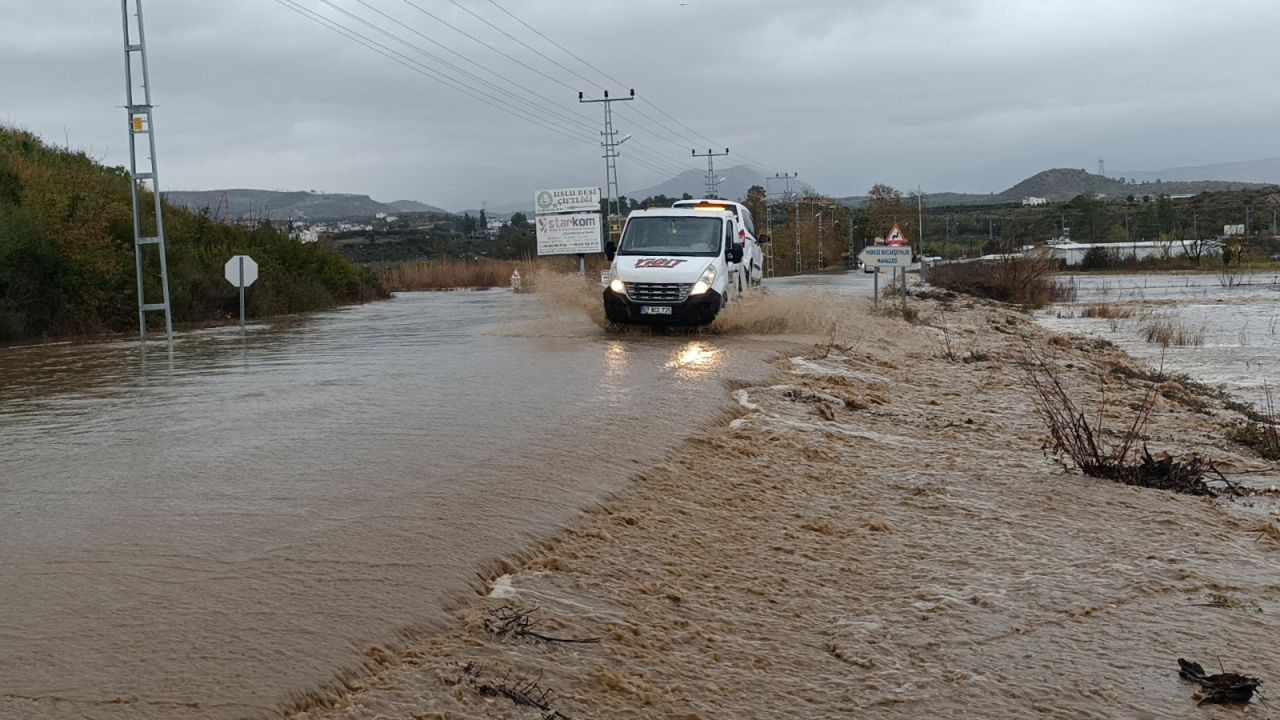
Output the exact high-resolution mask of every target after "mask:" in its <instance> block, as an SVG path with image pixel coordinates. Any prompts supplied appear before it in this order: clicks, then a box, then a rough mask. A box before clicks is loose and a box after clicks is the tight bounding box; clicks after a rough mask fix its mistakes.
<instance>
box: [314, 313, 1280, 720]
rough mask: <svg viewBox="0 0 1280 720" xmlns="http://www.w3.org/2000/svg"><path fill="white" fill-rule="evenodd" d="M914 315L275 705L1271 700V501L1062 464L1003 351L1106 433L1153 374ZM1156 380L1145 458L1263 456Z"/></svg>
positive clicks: (755, 706) (1055, 709)
mask: <svg viewBox="0 0 1280 720" xmlns="http://www.w3.org/2000/svg"><path fill="white" fill-rule="evenodd" d="M917 307H918V308H919V310H920V315H919V317H920V324H917V325H909V324H907V323H905V322H903V321H901V320H897V319H892V318H888V317H883V316H878V315H874V314H872V312H871V310H870V307H869V306H868V307H867V308H866V314H865V315H864V318H863V321H862V322H860V323H858V324H857V325H856V327H855V328H854V329H853V330H850V331H847V332H842V333H841V335H840V336H839V337H833V339H832V341H831V342H830V343H829V344H827V345H824V346H823V347H821V348H817V349H816V350H815V351H814V352H811V353H809V354H807V355H804V356H796V357H792V358H783V359H780V360H778V361H777V366H778V369H779V374H778V376H777V377H776V379H775V380H774V381H773V382H771V383H769V384H766V385H761V386H748V387H733V388H729V391H731V392H733V393H734V395H735V397H736V399H737V401H738V406H739V409H738V411H737V412H736V413H735V414H734V416H733V417H731V418H726V420H725V422H724V424H722V425H720V426H718V427H715V428H712V429H710V430H709V431H707V432H706V433H704V434H701V435H699V436H697V437H695V438H692V439H690V440H689V441H687V442H686V443H685V444H683V445H682V446H681V447H680V448H679V449H678V450H676V451H675V452H673V453H672V454H671V455H670V456H669V458H668V459H667V461H666V462H663V463H661V464H658V465H655V466H653V467H648V468H645V469H643V470H641V471H639V472H638V473H637V474H636V476H635V479H634V483H633V485H632V487H631V488H630V489H629V490H627V491H625V492H623V493H621V494H619V495H618V496H616V497H614V498H613V499H612V500H610V501H609V502H607V503H606V504H604V505H603V506H602V507H600V508H598V509H597V510H595V511H594V512H591V513H589V514H588V515H587V516H585V517H584V518H583V519H582V520H581V522H580V523H579V524H577V525H576V526H575V527H573V528H571V529H568V530H565V531H564V532H563V533H562V534H561V535H560V536H559V537H556V538H554V539H551V540H548V541H546V542H544V543H542V544H541V545H539V546H538V547H537V548H535V549H533V550H531V551H530V552H529V553H528V555H527V556H526V557H525V558H523V559H521V560H519V561H513V562H511V563H510V564H509V566H508V567H507V568H505V572H504V573H502V574H499V575H495V576H492V577H486V578H484V587H483V595H477V597H475V598H473V599H470V600H467V601H465V602H463V603H461V604H460V606H459V607H457V608H455V609H454V611H453V614H454V616H455V617H456V619H457V623H456V626H455V627H454V628H453V629H451V630H447V631H445V632H443V633H440V634H437V635H433V636H430V637H428V638H426V639H424V640H420V641H416V642H414V643H412V644H411V645H410V646H409V647H407V648H406V649H404V650H403V651H401V652H397V653H390V652H388V651H385V650H383V649H381V648H370V649H369V657H370V666H371V667H373V668H374V670H373V672H372V673H371V674H370V675H369V676H367V677H365V678H364V679H362V680H355V681H352V684H351V687H350V689H349V690H347V691H345V692H343V693H341V694H339V695H335V696H331V697H328V698H325V699H324V700H323V701H317V702H313V703H311V704H309V705H307V706H306V708H305V710H301V709H298V710H296V711H295V712H294V714H293V715H292V717H294V718H297V719H301V718H309V719H311V720H314V719H316V718H374V717H381V716H386V717H414V718H553V717H555V718H606V717H607V718H775V717H806V718H809V717H812V718H817V717H860V718H866V717H900V718H916V717H942V716H954V717H991V718H1009V717H1030V716H1044V717H1061V718H1082V717H1098V718H1102V717H1155V718H1164V717H1168V718H1175V717H1176V718H1183V717H1188V716H1190V715H1193V714H1196V713H1197V712H1202V713H1204V716H1206V717H1218V716H1219V714H1218V712H1220V711H1214V710H1212V709H1209V708H1208V707H1207V706H1206V707H1205V708H1204V709H1202V710H1200V711H1197V710H1196V705H1195V702H1196V701H1195V700H1194V699H1193V697H1192V696H1193V693H1194V691H1195V688H1194V687H1193V686H1190V685H1188V684H1187V683H1185V682H1183V681H1180V680H1179V679H1178V663H1177V659H1178V658H1179V657H1185V658H1189V659H1192V660H1198V661H1199V662H1201V663H1207V665H1206V667H1210V668H1212V671H1213V672H1217V668H1218V663H1219V662H1221V664H1222V665H1223V666H1224V667H1225V668H1226V669H1227V670H1228V671H1235V672H1242V673H1245V674H1251V675H1257V676H1259V677H1260V678H1261V679H1262V680H1263V682H1264V685H1263V688H1264V690H1266V689H1268V688H1270V687H1275V686H1280V645H1278V644H1277V643H1276V642H1275V639H1276V638H1277V637H1280V572H1277V570H1278V568H1280V528H1277V525H1276V519H1275V517H1274V515H1273V514H1272V513H1273V509H1271V508H1268V507H1266V506H1265V505H1262V504H1260V502H1261V501H1258V502H1255V503H1254V504H1253V505H1252V506H1246V505H1247V503H1239V502H1238V501H1234V502H1235V504H1232V503H1233V501H1225V500H1215V499H1208V498H1203V497H1191V496H1186V495H1179V494H1174V493H1170V492H1163V491H1158V490H1151V489H1147V488H1140V487H1131V486H1126V485H1121V484H1118V483H1113V482H1108V481H1103V480H1097V479H1093V478H1088V477H1084V476H1081V475H1079V474H1077V473H1074V472H1069V471H1067V470H1065V469H1063V468H1062V467H1061V466H1060V465H1058V464H1056V463H1055V462H1054V461H1053V460H1052V459H1050V458H1047V457H1046V456H1045V454H1044V453H1043V452H1042V450H1041V448H1042V442H1043V437H1044V433H1045V430H1044V426H1043V425H1042V423H1041V421H1040V418H1039V416H1038V415H1037V411H1036V408H1035V405H1034V402H1033V399H1032V397H1031V396H1030V395H1029V393H1028V392H1027V390H1026V389H1025V388H1024V386H1023V380H1022V375H1021V373H1020V371H1019V369H1018V367H1017V363H1018V362H1019V361H1020V360H1021V359H1023V358H1025V357H1026V353H1027V349H1028V348H1029V347H1033V348H1036V350H1037V352H1041V353H1044V354H1045V355H1042V356H1048V357H1052V358H1053V360H1054V362H1055V363H1056V367H1057V368H1058V372H1059V373H1060V375H1059V377H1060V379H1061V380H1062V382H1063V383H1064V384H1065V385H1066V387H1068V388H1069V389H1070V390H1071V392H1072V393H1074V394H1076V396H1077V397H1078V398H1080V400H1081V401H1082V402H1084V403H1085V404H1086V405H1087V406H1088V407H1089V408H1091V412H1099V413H1100V414H1099V415H1098V417H1099V418H1102V419H1104V420H1107V421H1108V423H1109V425H1110V426H1112V427H1122V425H1123V422H1124V420H1125V418H1126V417H1128V415H1129V413H1131V412H1132V410H1131V406H1133V405H1134V404H1135V403H1140V402H1142V399H1143V398H1144V397H1148V395H1149V394H1148V392H1147V391H1148V389H1149V387H1150V385H1149V383H1148V381H1147V380H1144V379H1143V378H1146V377H1150V373H1149V371H1148V370H1147V369H1144V368H1142V367H1140V366H1138V365H1137V364H1136V363H1134V361H1132V360H1131V359H1129V358H1128V357H1127V356H1125V355H1123V354H1122V353H1120V352H1119V351H1118V350H1115V349H1114V348H1112V347H1110V346H1109V345H1108V344H1106V343H1101V342H1096V341H1091V340H1086V339H1082V338H1076V337H1067V336H1060V335H1054V334H1052V333H1049V332H1048V331H1045V330H1043V329H1042V328H1040V327H1038V326H1036V325H1035V324H1034V323H1033V322H1032V321H1030V320H1029V319H1028V317H1027V316H1025V315H1023V314H1021V313H1018V312H1015V311H1012V310H1010V309H1008V308H1006V307H1004V306H999V305H995V304H990V303H983V302H977V303H974V302H965V301H962V300H951V301H947V300H945V299H944V300H940V301H938V302H934V301H929V302H920V303H918V304H917ZM1176 385H1177V381H1176V380H1168V379H1165V380H1163V381H1162V384H1161V385H1160V392H1159V393H1156V394H1155V395H1154V406H1153V408H1152V416H1151V419H1150V424H1149V426H1148V427H1147V430H1146V441H1147V443H1148V444H1149V445H1150V448H1151V450H1152V451H1153V452H1159V451H1164V450H1170V451H1176V452H1179V453H1186V452H1199V453H1202V454H1204V455H1207V456H1209V457H1211V458H1212V459H1213V460H1214V461H1215V462H1216V463H1217V464H1218V466H1219V467H1220V468H1222V469H1223V470H1225V471H1242V470H1249V469H1258V468H1262V467H1265V466H1266V463H1264V462H1263V461H1261V460H1258V459H1257V458H1254V457H1251V456H1250V455H1249V454H1248V452H1247V451H1246V450H1245V449H1244V448H1241V447H1238V446H1232V445H1230V444H1228V443H1227V442H1226V441H1225V440H1224V439H1223V431H1224V428H1225V427H1227V426H1228V425H1229V424H1230V423H1231V422H1232V421H1233V420H1235V419H1236V417H1235V412H1234V411H1232V410H1227V409H1225V408H1223V407H1221V406H1220V404H1219V403H1215V402H1211V401H1210V399H1208V398H1202V397H1199V396H1196V395H1195V394H1194V391H1193V390H1192V389H1188V388H1180V386H1178V387H1175V386H1176ZM1104 399H1105V409H1104V410H1101V411H1098V410H1097V407H1098V404H1099V403H1100V402H1102V401H1103V400H1104ZM530 472H547V473H550V472H554V469H552V468H530ZM1256 702H1257V701H1256V700H1255V703H1256ZM1253 709H1254V710H1257V709H1258V708H1256V707H1255V708H1253ZM1233 712H1236V713H1238V712H1239V711H1233ZM1246 715H1248V716H1254V715H1253V714H1252V713H1248V712H1246Z"/></svg>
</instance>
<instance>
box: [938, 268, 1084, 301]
mask: <svg viewBox="0 0 1280 720" xmlns="http://www.w3.org/2000/svg"><path fill="white" fill-rule="evenodd" d="M1057 268H1058V266H1057V264H1056V263H1055V262H1054V261H1053V259H1052V258H1050V257H1048V256H1039V255H1031V256H1010V257H1002V258H998V259H995V260H984V261H980V262H967V263H953V264H947V265H938V266H936V267H932V268H930V269H929V284H930V285H932V286H934V287H936V288H942V289H944V290H951V291H953V292H958V293H965V294H967V295H974V296H976V297H982V298H988V299H991V300H999V301H1000V302H1007V303H1012V304H1015V305H1019V306H1021V307H1023V308H1027V309H1038V308H1043V307H1047V306H1048V305H1050V304H1052V303H1055V302H1063V301H1069V300H1072V299H1074V296H1075V291H1074V288H1073V287H1071V286H1069V285H1066V284H1064V283H1062V282H1059V281H1058V280H1057V278H1055V276H1054V273H1055V272H1056V271H1057Z"/></svg>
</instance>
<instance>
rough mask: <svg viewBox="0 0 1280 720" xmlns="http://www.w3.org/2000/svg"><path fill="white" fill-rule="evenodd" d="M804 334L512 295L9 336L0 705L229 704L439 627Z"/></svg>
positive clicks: (271, 698) (713, 412)
mask: <svg viewBox="0 0 1280 720" xmlns="http://www.w3.org/2000/svg"><path fill="white" fill-rule="evenodd" d="M787 347H790V345H788V344H787V343H785V342H783V341H782V340H781V339H780V338H763V339H762V338H760V337H746V336H743V335H737V336H735V335H732V334H730V335H724V334H721V335H702V336H687V335H673V336H654V335H646V334H637V335H626V336H621V337H617V336H610V335H608V334H606V333H604V332H603V331H601V330H600V329H599V328H598V327H596V326H595V325H594V324H592V323H591V322H590V320H589V319H587V318H586V317H585V316H584V315H583V314H582V313H581V312H577V311H572V312H566V311H565V310H564V309H560V310H551V309H548V308H547V307H546V306H545V305H543V304H542V303H540V302H539V301H538V300H537V299H535V298H533V297H531V296H519V295H512V294H511V293H508V292H501V291H491V292H467V293H436V294H414V293H409V294H403V295H400V296H398V297H397V298H396V299H394V300H391V301H388V302H383V303H377V304H373V305H368V306H363V307H352V308H346V309H342V310H338V311H334V312H329V313H323V314H318V315H313V316H309V317H306V318H300V319H290V320H284V321H278V322H270V323H266V324H261V325H257V326H253V327H251V328H250V331H249V333H248V335H247V337H245V338H243V339H242V338H241V337H240V336H239V333H238V332H237V331H235V330H233V329H218V330H213V331H207V332H194V333H187V334H183V335H182V336H181V338H180V340H179V341H178V343H177V347H176V349H175V350H174V351H173V353H172V354H169V353H166V352H165V351H164V349H163V348H162V346H159V345H155V346H152V347H151V348H149V349H147V350H146V351H145V352H144V351H142V350H141V349H140V348H139V347H138V346H137V344H136V343H134V342H115V343H105V344H54V345H44V346H38V347H25V348H11V349H5V350H0V717H4V718H9V717H22V718H69V717H77V718H126V717H127V718H191V717H201V718H231V717H243V716H256V715H260V714H263V713H267V712H270V711H271V710H272V709H275V708H279V707H280V706H281V704H282V703H287V702H288V701H290V700H296V699H299V698H301V697H303V696H304V695H305V693H308V692H315V691H316V690H318V689H319V688H322V687H323V686H324V685H325V684H326V683H328V682H330V681H332V680H333V679H334V678H335V677H336V676H338V674H339V673H340V672H342V671H343V670H346V669H350V668H353V667H356V666H358V665H359V663H360V662H361V661H362V659H363V658H364V657H366V655H365V653H366V652H367V651H368V650H369V649H370V648H371V647H374V646H394V645H396V644H397V638H400V639H403V638H405V637H406V636H407V635H412V634H413V633H414V632H415V631H419V630H423V629H429V628H432V627H436V626H438V625H439V624H440V623H441V622H443V621H444V620H445V619H446V618H447V614H446V609H447V608H448V606H449V605H450V604H451V603H452V602H455V601H456V600H457V599H458V598H460V597H462V596H464V595H465V594H466V593H468V592H470V591H471V589H472V588H473V586H474V585H475V582H476V573H477V572H480V571H485V570H486V569H491V568H493V567H494V566H495V564H496V563H498V562H500V561H501V559H502V558H504V557H508V556H510V555H511V554H512V553H514V552H517V551H519V550H521V549H522V548H524V547H527V546H528V544H529V543H530V542H531V541H532V540H533V539H535V538H537V537H540V536H545V535H546V534H548V533H549V532H551V531H553V530H554V529H556V528H558V527H560V526H562V525H564V524H565V523H567V522H569V521H571V520H572V519H573V518H575V517H578V516H579V514H580V513H581V511H582V510H583V509H584V508H587V507H589V506H591V505H593V504H595V503H598V502H600V501H601V500H603V499H604V498H605V497H606V496H607V495H608V494H609V493H611V492H613V491H615V490H617V489H619V488H621V487H623V486H624V485H625V483H626V480H627V478H628V477H629V476H630V475H631V474H632V473H633V472H634V471H635V469H636V468H637V467H638V466H639V465H640V464H643V463H647V462H652V461H654V460H656V459H657V458H659V457H661V455H662V454H663V453H664V452H665V451H667V450H668V449H670V448H671V447H672V446H674V445H675V444H676V443H677V442H678V441H679V440H680V439H682V438H684V437H686V436H687V435H689V434H691V433H692V432H695V431H697V430H699V428H700V427H702V426H704V425H706V424H707V423H709V422H710V421H712V420H713V419H714V418H716V417H717V416H718V415H719V413H721V412H722V411H723V409H724V407H725V406H726V404H727V403H728V402H729V401H730V399H729V397H728V394H727V393H726V391H725V389H724V385H723V382H722V381H725V380H729V379H735V380H752V379H759V378H761V377H764V376H765V375H767V374H768V373H769V372H770V367H769V366H768V365H767V363H766V362H765V361H766V360H767V359H769V358H770V357H773V356H774V355H776V354H777V353H778V352H779V351H780V350H782V349H785V348H787Z"/></svg>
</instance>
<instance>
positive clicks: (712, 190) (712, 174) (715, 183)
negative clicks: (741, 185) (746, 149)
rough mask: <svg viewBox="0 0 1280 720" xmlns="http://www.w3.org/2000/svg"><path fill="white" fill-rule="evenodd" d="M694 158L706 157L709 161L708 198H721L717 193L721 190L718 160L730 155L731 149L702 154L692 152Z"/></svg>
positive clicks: (708, 149)
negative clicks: (717, 173) (717, 167)
mask: <svg viewBox="0 0 1280 720" xmlns="http://www.w3.org/2000/svg"><path fill="white" fill-rule="evenodd" d="M692 152H693V157H704V158H706V159H707V197H719V195H717V194H716V193H717V191H718V190H719V189H720V178H718V177H716V158H718V157H724V156H725V155H728V154H729V148H725V149H724V152H722V153H718V152H711V148H707V151H706V152H704V153H700V152H698V151H697V150H694V151H692Z"/></svg>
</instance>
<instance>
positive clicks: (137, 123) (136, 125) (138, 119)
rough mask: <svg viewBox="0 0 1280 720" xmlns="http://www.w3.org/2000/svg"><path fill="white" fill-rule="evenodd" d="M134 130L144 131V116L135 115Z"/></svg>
mask: <svg viewBox="0 0 1280 720" xmlns="http://www.w3.org/2000/svg"><path fill="white" fill-rule="evenodd" d="M133 131H134V132H142V118H141V117H135V118H134V119H133Z"/></svg>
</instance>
